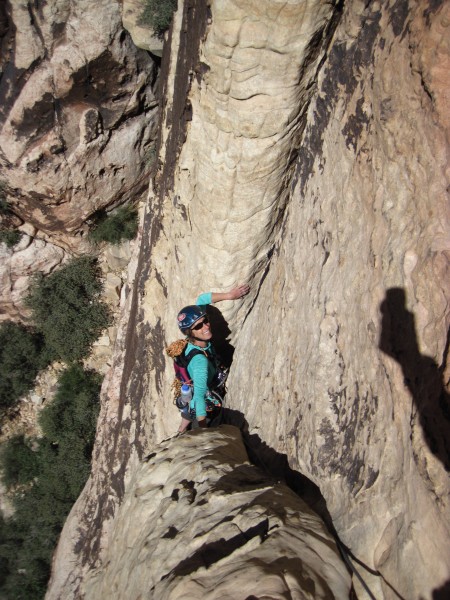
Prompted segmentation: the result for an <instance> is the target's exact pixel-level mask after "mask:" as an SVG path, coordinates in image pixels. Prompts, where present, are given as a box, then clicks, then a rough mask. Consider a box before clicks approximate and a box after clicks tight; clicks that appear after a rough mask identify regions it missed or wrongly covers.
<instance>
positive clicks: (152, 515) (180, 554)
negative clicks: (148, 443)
mask: <svg viewBox="0 0 450 600" xmlns="http://www.w3.org/2000/svg"><path fill="white" fill-rule="evenodd" d="M127 487H128V489H127V492H126V494H125V497H124V499H123V503H122V505H121V507H120V510H119V512H118V514H117V518H116V521H115V525H114V531H113V533H112V536H111V541H110V543H109V545H108V549H107V552H106V554H105V559H106V561H107V566H105V567H103V568H100V569H99V570H98V571H95V570H94V571H93V572H91V574H90V575H89V577H88V578H87V580H86V582H85V583H84V584H83V585H82V587H81V589H80V593H81V594H82V595H83V596H84V597H85V598H92V599H94V598H107V597H111V598H125V597H127V598H141V597H145V598H158V599H160V600H163V599H167V600H168V599H169V598H170V599H172V600H175V598H180V599H181V598H183V599H186V600H187V599H198V598H217V599H218V598H221V599H225V598H229V599H230V600H231V599H233V600H235V599H237V598H250V597H251V598H262V597H265V598H286V597H289V598H293V599H294V598H298V599H300V598H315V599H318V598H327V599H329V598H346V597H348V594H349V589H350V576H349V574H348V573H347V570H346V568H345V564H344V562H343V561H342V559H341V557H340V555H339V553H338V550H337V547H336V545H335V543H334V540H333V538H332V537H331V536H330V534H329V533H328V532H327V531H326V529H325V527H324V525H323V524H322V522H321V521H320V519H319V517H317V515H315V514H314V513H313V512H311V511H310V510H309V509H308V507H307V506H306V504H304V503H303V502H302V501H301V500H300V499H299V498H298V497H297V496H296V495H295V494H294V493H293V492H291V490H289V488H287V487H286V486H284V485H282V484H279V483H275V482H274V481H273V480H272V479H271V478H270V477H267V476H265V475H264V474H263V473H262V472H261V471H259V470H258V469H257V468H256V467H254V466H252V465H250V463H249V462H248V460H247V455H246V452H245V448H244V445H243V444H242V440H241V435H240V432H239V430H238V429H237V428H236V427H231V426H229V425H228V426H222V427H221V428H220V429H218V430H205V431H202V430H196V431H195V432H191V433H188V434H187V435H185V436H182V437H179V438H175V439H172V440H169V441H166V442H164V443H163V444H161V445H160V446H159V447H157V448H155V449H154V451H153V452H152V453H151V454H150V455H149V457H148V459H146V461H145V462H143V463H142V464H141V465H140V466H139V467H138V468H137V469H136V470H135V471H134V474H133V477H132V478H131V480H130V482H129V484H128V486H127ZM138 515H139V518H136V517H137V516H138ZM318 557H319V559H318ZM194 574H195V576H193V577H190V575H194Z"/></svg>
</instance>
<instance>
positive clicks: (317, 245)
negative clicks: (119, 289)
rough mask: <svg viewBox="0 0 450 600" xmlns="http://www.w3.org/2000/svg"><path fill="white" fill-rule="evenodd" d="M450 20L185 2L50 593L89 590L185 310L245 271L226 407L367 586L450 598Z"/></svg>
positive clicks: (234, 315) (434, 14)
mask: <svg viewBox="0 0 450 600" xmlns="http://www.w3.org/2000/svg"><path fill="white" fill-rule="evenodd" d="M448 10H449V5H448V3H445V2H440V1H438V0H436V1H435V2H432V3H430V2H428V1H425V0H423V1H422V0H420V1H419V0H417V1H412V0H410V1H407V0H404V1H403V0H396V1H394V0H392V1H387V2H370V3H367V2H362V1H361V2H360V1H358V0H354V1H352V2H346V3H340V2H335V3H329V2H320V1H317V2H312V1H311V2H304V1H301V2H300V1H299V2H292V3H285V2H280V3H278V2H273V1H272V2H268V1H267V2H264V1H262V2H261V1H260V2H250V1H248V0H247V1H245V0H242V1H238V0H235V1H234V2H220V1H215V2H212V3H211V6H210V10H206V7H205V6H204V5H203V4H202V3H201V2H192V3H189V6H188V5H187V4H183V3H182V2H180V3H179V11H178V13H177V15H176V17H175V20H174V23H173V32H172V38H171V39H170V40H169V44H170V49H171V53H170V54H168V55H166V56H165V57H163V69H164V73H165V79H164V91H165V96H164V101H163V106H162V108H163V118H164V121H163V124H164V127H163V129H162V131H161V148H160V168H159V171H158V174H157V178H156V186H155V193H154V194H152V196H151V198H150V203H149V207H148V211H147V217H146V221H145V225H144V232H143V236H142V246H141V254H140V257H139V261H140V262H139V265H138V269H137V278H136V283H135V287H134V292H133V293H131V292H130V295H129V297H128V298H127V301H126V304H125V305H124V316H123V320H122V326H121V328H119V335H118V344H117V355H116V360H115V362H114V365H113V368H112V370H111V373H110V376H109V377H108V378H107V383H106V384H105V388H104V401H103V407H102V414H101V417H100V421H99V430H98V442H97V446H96V452H95V457H94V468H93V477H92V479H91V480H90V482H89V483H88V485H87V487H86V490H85V492H84V494H83V495H82V497H81V498H80V500H79V502H78V503H77V505H76V506H75V507H74V510H73V512H72V514H71V516H70V518H69V520H68V522H67V525H66V528H65V531H64V533H63V536H62V538H61V543H60V547H59V549H58V552H57V555H56V559H55V566H54V573H53V581H52V584H51V586H50V591H49V598H57V597H66V598H67V597H72V596H71V594H75V596H74V597H76V593H77V591H79V590H81V589H82V585H83V582H84V580H85V577H86V574H87V573H89V572H90V571H91V570H92V569H95V573H96V575H95V578H96V579H95V578H94V574H93V573H92V574H91V577H92V579H90V580H89V581H90V582H91V583H90V584H89V585H92V586H94V585H100V583H99V582H100V579H99V578H101V573H102V569H104V568H107V567H106V565H107V561H106V556H109V559H108V560H110V559H111V560H112V559H113V556H112V555H108V552H109V545H110V543H112V540H114V539H116V538H115V537H114V536H115V531H116V529H115V528H116V525H117V526H119V525H118V523H119V521H117V522H116V520H115V516H116V515H117V511H118V510H119V506H120V503H121V502H123V499H124V498H129V496H127V494H128V493H129V492H128V490H129V489H131V488H130V487H129V486H130V485H131V483H130V482H132V481H133V478H134V477H135V469H140V468H142V467H139V464H140V462H139V458H142V457H144V456H145V454H146V452H147V451H148V450H149V449H150V448H151V447H152V444H153V443H154V441H159V440H162V439H164V438H165V437H167V436H168V434H173V433H174V432H175V430H176V425H177V421H178V415H177V411H176V409H175V408H173V407H172V405H171V403H170V390H169V388H170V383H171V380H172V366H171V364H170V362H169V361H166V360H165V357H164V346H165V345H166V344H167V343H168V342H170V341H173V339H175V338H176V337H177V336H178V332H177V328H176V322H175V316H176V314H177V311H178V309H179V308H180V307H181V306H183V305H184V304H187V303H191V302H193V301H195V298H196V296H197V294H198V293H199V292H201V291H207V290H209V289H223V288H227V287H231V286H232V285H234V284H236V283H238V282H243V281H245V280H248V281H250V283H251V285H252V291H251V294H250V295H249V296H248V297H247V298H245V299H244V300H243V301H241V302H236V303H234V304H233V305H232V306H231V305H230V306H227V305H226V304H225V303H224V305H219V308H220V310H222V311H223V315H224V317H225V318H226V319H227V321H228V326H229V330H230V332H231V337H230V339H231V341H232V342H233V344H234V345H235V352H234V360H233V365H232V368H231V373H230V378H229V392H228V396H227V406H228V407H229V408H230V409H231V410H232V411H233V412H230V414H229V417H230V418H231V419H235V420H236V422H237V421H238V420H239V422H240V423H244V422H246V427H247V428H248V430H249V432H250V434H251V435H252V436H254V437H255V436H257V437H259V439H260V440H261V447H262V448H264V449H270V450H272V452H273V453H278V455H280V454H281V455H286V456H287V459H288V461H289V463H290V466H291V467H292V468H293V469H295V470H298V471H300V472H302V473H303V474H304V475H305V476H307V477H309V478H310V479H311V480H313V481H314V482H315V483H316V484H317V485H318V486H319V487H320V489H321V491H322V493H323V495H324V497H325V500H326V502H327V505H328V509H329V512H330V514H331V517H332V519H333V522H334V526H335V528H336V531H337V534H338V535H339V537H340V538H341V540H342V541H343V542H344V543H345V545H346V546H347V547H348V548H349V549H350V550H351V552H352V554H353V556H354V557H356V559H357V560H358V561H359V563H358V567H359V569H360V570H361V572H362V577H363V578H364V580H365V581H366V585H367V586H368V588H369V590H370V593H371V594H372V597H376V598H377V599H378V598H380V599H386V600H387V599H389V600H390V599H391V598H398V597H402V598H408V599H410V598H411V599H417V600H419V598H421V599H422V598H426V599H431V598H433V600H434V599H435V598H444V597H445V594H446V590H447V591H448V586H449V583H448V582H449V581H450V560H449V557H450V531H449V527H450V525H449V524H450V514H449V507H448V494H449V479H448V471H447V470H446V469H447V468H448V465H449V452H448V443H449V442H448V440H449V439H450V434H449V429H450V427H449V409H448V407H449V394H448V380H449V368H448V362H449V361H448V337H447V332H448V325H449V297H450V294H449V288H448V286H449V277H448V258H449V246H450V236H449V223H448V220H449V211H448V197H447V195H446V190H447V186H448V145H449V132H448V126H449V122H448V110H447V109H446V107H447V106H448V73H449V72H450V69H449V68H448V66H449V56H450V50H449V43H450V42H449V40H450V36H449V35H448V32H449V27H450V15H449V13H448ZM136 502H137V500H136ZM120 510H121V509H120ZM161 510H162V509H161ZM155 526H157V524H156V525H155ZM159 547H161V546H159ZM130 552H131V550H130ZM149 552H150V550H149ZM68 564H70V565H71V566H70V569H71V572H70V576H69V577H66V579H64V578H63V577H62V573H67V571H68V569H67V567H66V565H68ZM95 582H97V583H95ZM353 583H354V586H355V588H356V591H357V593H358V597H359V598H365V597H370V596H369V595H368V594H367V592H365V591H364V590H363V589H362V587H361V584H360V583H359V581H358V579H357V578H354V581H353ZM151 585H153V583H152V584H151ZM174 585H178V583H174ZM180 585H181V584H180ZM91 589H94V587H92V588H91ZM96 589H97V588H96ZM98 589H99V588H98ZM180 589H181V588H180ZM74 590H75V591H74ZM244 597H246V596H244Z"/></svg>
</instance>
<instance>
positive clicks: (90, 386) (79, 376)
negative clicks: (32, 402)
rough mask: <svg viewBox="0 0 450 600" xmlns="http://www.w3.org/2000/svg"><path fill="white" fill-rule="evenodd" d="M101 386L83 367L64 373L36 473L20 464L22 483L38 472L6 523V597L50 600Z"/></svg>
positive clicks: (0, 532) (0, 562)
mask: <svg viewBox="0 0 450 600" xmlns="http://www.w3.org/2000/svg"><path fill="white" fill-rule="evenodd" d="M100 383H101V378H100V376H99V375H98V374H97V373H95V372H94V371H85V370H83V369H82V367H81V366H79V365H71V366H70V367H69V368H68V369H67V370H66V371H64V373H62V374H61V375H60V378H59V380H58V388H57V392H56V395H55V398H54V399H53V401H52V403H51V404H49V405H48V406H47V407H45V408H44V409H43V410H42V412H41V417H40V422H41V426H42V429H43V431H44V434H45V435H44V437H43V438H42V439H41V440H39V447H38V449H37V451H36V452H35V453H34V454H35V457H36V468H34V467H33V469H32V470H31V469H30V468H29V466H28V462H27V461H26V460H25V461H19V460H18V461H17V464H19V463H20V465H22V466H20V465H19V474H18V478H20V479H22V480H24V481H25V480H28V481H30V479H29V478H30V476H31V474H32V473H33V474H34V475H35V478H34V480H33V482H32V484H31V485H29V486H28V487H26V488H25V489H24V490H22V491H21V492H20V493H16V494H15V496H14V506H15V512H14V515H13V517H12V518H10V519H8V520H7V521H2V520H1V519H0V586H1V590H0V597H1V598H11V599H13V598H14V600H16V599H17V600H22V599H23V600H34V599H36V600H38V599H42V598H43V597H44V595H45V590H46V586H47V581H48V577H49V575H50V565H51V557H52V554H53V550H54V547H55V545H56V542H57V540H58V536H59V533H60V531H61V529H62V526H63V524H64V520H65V518H66V516H67V514H68V513H69V511H70V509H71V507H72V505H73V503H74V502H75V500H76V499H77V497H78V495H79V494H80V492H81V490H82V488H83V486H84V484H85V482H86V479H87V477H88V475H89V469H90V459H91V453H92V447H93V443H94V436H95V425H96V419H97V415H98V410H99V403H98V395H99V391H100ZM18 447H20V444H19V445H18ZM20 452H22V448H21V450H20ZM3 460H4V454H2V461H3ZM2 466H3V469H5V463H4V462H3V465H2ZM22 468H25V472H24V473H23V472H22ZM36 474H37V476H36Z"/></svg>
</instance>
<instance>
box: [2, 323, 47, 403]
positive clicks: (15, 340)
mask: <svg viewBox="0 0 450 600" xmlns="http://www.w3.org/2000/svg"><path fill="white" fill-rule="evenodd" d="M49 362H50V356H49V355H48V354H47V352H46V351H45V347H44V339H43V337H42V335H41V334H39V333H36V332H34V331H33V330H32V329H30V328H28V327H25V326H24V325H20V324H18V323H13V322H11V321H7V322H6V323H3V324H2V325H0V409H5V408H7V407H8V406H11V405H12V404H14V402H15V401H16V400H17V399H18V398H20V396H22V395H23V394H26V393H27V392H28V390H30V389H31V387H32V386H33V383H34V380H35V378H36V375H37V374H38V372H39V370H40V369H42V368H44V367H45V366H47V364H48V363H49Z"/></svg>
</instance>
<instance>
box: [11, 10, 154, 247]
mask: <svg viewBox="0 0 450 600" xmlns="http://www.w3.org/2000/svg"><path fill="white" fill-rule="evenodd" d="M0 18H1V25H2V27H1V30H0V35H1V39H2V56H1V59H0V60H1V67H2V76H1V80H0V168H1V173H0V179H1V181H2V182H3V184H4V186H5V191H6V196H7V199H8V201H9V203H10V205H11V206H12V208H13V211H14V212H15V213H16V214H17V215H18V216H20V217H21V218H22V220H24V221H26V222H27V223H29V224H32V225H34V226H35V227H36V228H37V229H38V230H40V231H41V232H45V233H47V234H49V235H51V236H52V238H53V241H54V242H55V243H58V245H63V246H67V247H69V248H70V249H72V250H75V251H77V250H80V249H82V248H83V243H82V239H81V238H80V237H79V235H80V230H81V229H82V228H83V226H84V224H85V222H86V219H88V218H89V217H90V216H91V215H92V214H93V213H95V211H97V210H99V209H101V208H104V207H108V206H114V205H116V204H121V203H123V202H126V201H130V200H131V201H135V200H136V199H137V198H138V197H139V195H140V194H142V192H143V190H144V189H145V187H146V186H147V183H148V170H149V167H148V164H146V163H148V161H147V159H146V156H147V155H148V152H149V148H150V146H151V143H152V140H153V139H154V137H155V123H156V113H157V108H156V100H155V97H154V94H153V89H152V86H153V84H154V80H155V77H156V71H155V65H154V63H153V61H152V59H151V58H150V57H149V55H148V54H147V53H145V52H144V51H142V50H138V49H136V47H135V46H134V45H133V44H132V42H131V40H130V37H129V36H128V34H127V33H126V32H125V31H124V30H123V29H122V24H121V13H120V3H119V2H117V1H113V2H111V1H108V2H107V1H105V0H100V1H99V2H95V3H92V2H89V1H87V0H50V1H48V2H44V3H39V5H38V4H30V3H29V2H27V1H25V0H16V1H14V2H11V3H3V4H2V8H1V12H0ZM77 235H78V237H77Z"/></svg>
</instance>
